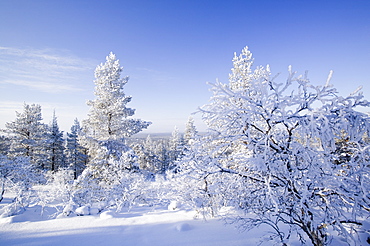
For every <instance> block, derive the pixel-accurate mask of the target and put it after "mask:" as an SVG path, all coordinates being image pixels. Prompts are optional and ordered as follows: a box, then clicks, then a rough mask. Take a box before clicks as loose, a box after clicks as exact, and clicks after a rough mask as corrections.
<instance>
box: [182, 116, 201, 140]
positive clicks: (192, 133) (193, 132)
mask: <svg viewBox="0 0 370 246" xmlns="http://www.w3.org/2000/svg"><path fill="white" fill-rule="evenodd" d="M197 137H198V131H197V128H196V127H195V124H194V119H193V117H189V119H188V121H187V122H186V125H185V132H184V141H185V144H186V145H191V144H192V143H193V142H194V141H195V140H196V139H197Z"/></svg>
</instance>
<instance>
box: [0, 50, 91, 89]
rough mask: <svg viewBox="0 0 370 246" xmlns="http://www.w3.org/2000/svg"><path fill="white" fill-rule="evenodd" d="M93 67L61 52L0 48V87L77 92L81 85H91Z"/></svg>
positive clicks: (84, 60) (80, 59)
mask: <svg viewBox="0 0 370 246" xmlns="http://www.w3.org/2000/svg"><path fill="white" fill-rule="evenodd" d="M95 64H97V62H96V61H91V60H88V59H82V58H79V57H76V56H73V55H71V54H69V53H68V52H67V51H62V50H52V49H43V50H37V49H31V48H28V49H18V48H12V47H0V84H13V85H18V86H24V87H27V88H30V89H33V90H39V91H42V92H48V93H52V92H54V93H59V92H68V91H78V90H81V89H82V88H81V87H80V85H81V83H83V82H87V83H91V79H89V78H90V77H91V74H93V70H94V68H95ZM84 80H87V81H84Z"/></svg>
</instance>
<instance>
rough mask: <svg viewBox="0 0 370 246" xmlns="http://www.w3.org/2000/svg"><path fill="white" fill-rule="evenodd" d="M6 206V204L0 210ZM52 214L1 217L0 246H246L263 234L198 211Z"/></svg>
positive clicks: (34, 209) (37, 211) (32, 211)
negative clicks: (205, 217) (240, 227)
mask: <svg viewBox="0 0 370 246" xmlns="http://www.w3.org/2000/svg"><path fill="white" fill-rule="evenodd" d="M8 202H10V199H4V200H3V201H2V203H0V209H1V207H3V206H5V205H6V203H8ZM87 210H88V209H87V208H81V211H80V212H84V213H85V212H86V211H87ZM41 211H43V213H42V214H41ZM53 213H55V211H54V210H53V209H52V208H49V207H47V208H44V209H43V210H42V209H41V206H39V205H34V206H30V207H29V208H27V210H26V211H25V212H24V213H22V214H20V215H16V216H11V217H6V218H0V245H54V246H56V245H71V246H72V245H80V246H81V245H126V246H130V245H142V246H145V245H150V246H156V245H158V246H159V245H161V246H165V245H179V246H181V245H192V246H197V245H202V246H206V245H212V246H217V245H220V246H221V245H222V246H224V245H228V246H233V245H234V246H238V245H244V246H245V245H256V244H257V243H258V241H259V239H258V237H256V235H257V236H258V235H261V232H258V231H260V230H258V231H257V230H256V231H257V234H256V231H255V232H249V233H245V232H240V231H238V230H236V229H235V227H234V226H232V225H231V226H230V225H228V226H226V225H225V224H224V222H223V221H221V220H219V219H209V220H203V219H199V218H197V216H196V212H195V211H190V210H185V209H179V208H177V209H176V210H168V208H167V207H145V206H143V207H136V208H132V209H131V210H130V211H129V212H128V211H126V212H120V213H116V212H115V211H103V212H102V213H100V214H95V215H87V216H86V215H85V216H76V215H73V216H69V217H66V216H65V214H63V213H61V215H60V216H58V217H57V219H50V215H51V214H53ZM250 235H253V237H250Z"/></svg>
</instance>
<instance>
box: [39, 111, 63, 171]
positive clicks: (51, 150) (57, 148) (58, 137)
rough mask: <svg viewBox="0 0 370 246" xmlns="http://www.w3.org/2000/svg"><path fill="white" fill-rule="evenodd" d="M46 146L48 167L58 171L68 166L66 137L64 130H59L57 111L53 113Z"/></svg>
mask: <svg viewBox="0 0 370 246" xmlns="http://www.w3.org/2000/svg"><path fill="white" fill-rule="evenodd" d="M44 148H45V149H46V153H47V159H46V163H47V164H45V166H46V169H48V170H51V171H53V172H54V171H56V170H57V169H59V168H63V167H65V166H66V158H65V155H64V139H63V131H60V130H59V126H58V121H57V117H56V115H55V111H54V113H53V119H52V122H51V124H50V126H49V127H48V132H47V141H46V143H45V146H44Z"/></svg>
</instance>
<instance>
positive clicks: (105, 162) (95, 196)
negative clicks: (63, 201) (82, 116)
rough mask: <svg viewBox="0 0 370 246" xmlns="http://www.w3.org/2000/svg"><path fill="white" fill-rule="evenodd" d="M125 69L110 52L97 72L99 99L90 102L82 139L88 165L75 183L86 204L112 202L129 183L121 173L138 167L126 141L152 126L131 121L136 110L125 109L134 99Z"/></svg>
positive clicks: (96, 89) (96, 82)
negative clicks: (116, 191) (115, 193)
mask: <svg viewBox="0 0 370 246" xmlns="http://www.w3.org/2000/svg"><path fill="white" fill-rule="evenodd" d="M122 69H123V68H122V67H121V66H120V63H119V60H118V59H117V58H116V56H115V55H114V54H113V53H110V54H109V55H108V56H107V57H106V62H105V63H104V64H100V65H99V66H97V68H96V70H95V96H96V99H94V100H91V101H88V103H87V104H88V105H89V106H90V111H89V113H88V119H87V120H85V121H84V122H83V134H82V136H81V145H82V146H83V147H85V148H87V150H88V154H89V163H88V165H87V168H86V169H85V170H84V171H83V172H82V174H81V175H80V176H79V178H78V179H77V181H76V184H77V188H78V190H79V191H78V192H76V194H77V193H78V194H79V195H83V196H84V198H83V200H84V202H88V203H91V202H99V201H105V202H106V203H109V202H111V201H112V199H113V198H112V197H110V196H109V194H110V195H112V193H111V191H112V189H116V188H118V187H121V186H120V184H122V183H125V182H126V181H124V180H121V178H120V177H122V178H123V177H125V175H123V174H122V172H125V171H131V170H134V169H135V168H137V167H135V165H136V164H135V153H134V152H133V151H132V150H131V149H130V148H129V147H128V146H127V145H126V142H125V138H128V137H130V136H132V135H133V134H136V133H138V132H140V131H141V130H143V129H145V128H147V127H148V126H149V125H150V123H149V122H145V121H142V120H140V119H132V118H129V117H131V116H133V115H134V113H135V110H133V109H131V108H128V107H126V104H127V103H129V102H130V101H131V97H130V96H126V95H125V93H124V91H123V87H124V85H125V84H126V83H127V82H128V77H124V78H121V72H122ZM121 188H122V187H121ZM122 189H123V188H122ZM120 192H122V191H120ZM80 200H81V199H80Z"/></svg>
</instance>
